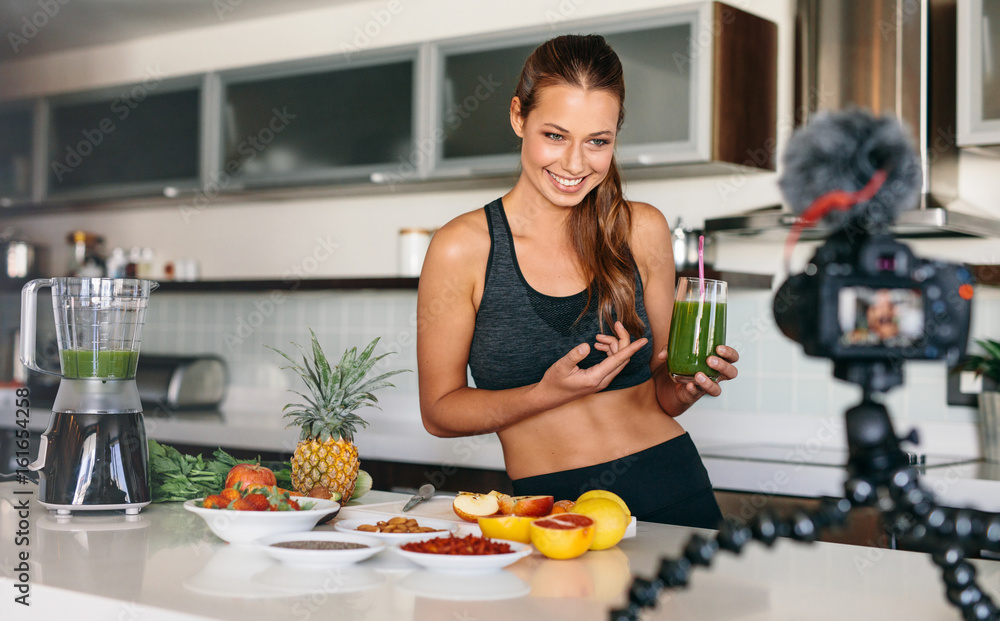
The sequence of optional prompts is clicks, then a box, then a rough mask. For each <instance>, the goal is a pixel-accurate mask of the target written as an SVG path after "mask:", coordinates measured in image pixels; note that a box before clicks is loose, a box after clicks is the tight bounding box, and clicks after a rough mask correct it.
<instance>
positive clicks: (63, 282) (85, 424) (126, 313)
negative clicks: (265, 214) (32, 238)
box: [21, 278, 159, 514]
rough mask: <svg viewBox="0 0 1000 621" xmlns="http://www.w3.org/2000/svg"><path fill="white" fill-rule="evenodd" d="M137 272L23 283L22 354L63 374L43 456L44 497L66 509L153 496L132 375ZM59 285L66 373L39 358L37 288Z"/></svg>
mask: <svg viewBox="0 0 1000 621" xmlns="http://www.w3.org/2000/svg"><path fill="white" fill-rule="evenodd" d="M158 286H159V284H158V283H156V282H154V281H151V280H137V279H130V278H45V279H38V280H32V281H31V282H29V283H27V284H26V285H25V286H24V288H23V289H22V291H21V334H22V336H21V362H22V363H24V366H25V367H26V368H28V369H31V370H33V371H38V372H41V373H48V374H52V375H59V376H60V377H61V378H62V379H61V380H60V382H59V390H58V391H57V393H56V397H55V401H54V403H53V405H52V419H51V420H50V422H49V426H48V428H47V429H46V430H45V433H44V434H43V435H42V438H41V439H42V442H41V444H40V447H39V451H38V459H37V460H36V461H35V462H34V463H33V464H31V465H30V466H29V468H30V469H32V470H37V471H38V472H39V475H40V476H39V501H40V502H41V503H42V504H43V505H45V506H46V507H48V508H49V509H54V510H56V511H57V512H59V513H64V514H67V513H70V512H72V511H75V510H86V509H90V510H94V509H100V510H107V509H125V511H126V513H133V514H134V513H138V511H139V509H140V508H142V507H143V506H145V505H147V504H149V501H150V492H149V473H148V455H147V448H146V431H145V426H144V422H143V416H142V404H141V402H140V400H139V391H138V389H137V388H136V384H135V371H136V366H137V365H138V362H139V346H140V344H141V342H142V340H141V333H142V325H143V321H144V320H145V315H146V304H147V302H148V301H149V294H150V293H151V292H152V291H153V290H155V289H156V287H158ZM42 287H51V288H52V310H53V314H54V316H55V324H56V335H57V340H58V347H59V364H60V371H61V372H60V373H54V372H53V371H50V370H46V369H42V368H40V367H39V366H38V365H37V363H36V361H35V341H36V338H35V336H36V335H35V327H36V315H37V304H38V289H40V288H42Z"/></svg>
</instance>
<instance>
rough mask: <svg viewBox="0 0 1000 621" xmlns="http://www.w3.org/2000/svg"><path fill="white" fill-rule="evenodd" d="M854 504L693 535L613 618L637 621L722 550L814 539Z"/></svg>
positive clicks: (764, 516) (640, 581)
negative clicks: (709, 535)
mask: <svg viewBox="0 0 1000 621" xmlns="http://www.w3.org/2000/svg"><path fill="white" fill-rule="evenodd" d="M850 508H851V505H850V502H848V501H847V500H846V499H843V498H841V499H838V500H825V501H823V504H822V505H821V506H820V508H819V509H817V510H815V511H796V512H794V513H792V514H791V515H789V516H786V517H781V518H779V517H775V516H773V515H771V514H769V513H760V514H758V515H757V516H755V517H754V518H753V519H752V520H750V522H749V523H747V522H743V521H741V520H725V521H724V522H723V523H722V525H721V526H720V528H719V530H718V532H717V533H716V534H715V537H714V538H712V539H708V538H705V537H703V536H701V535H697V534H696V535H692V536H691V538H690V539H689V540H688V542H687V544H686V545H685V546H684V552H683V555H682V556H680V557H679V558H664V559H663V560H662V561H661V562H660V568H659V571H658V572H657V574H656V577H655V578H652V579H645V578H635V579H634V580H633V582H632V586H631V588H630V589H629V604H628V607H627V608H623V609H619V610H612V611H611V619H612V621H637V620H638V618H639V613H640V612H641V611H642V609H643V608H652V607H655V606H656V602H657V600H658V599H659V596H660V592H661V591H663V590H664V589H675V588H679V587H685V586H687V584H688V582H689V580H690V576H691V572H692V570H694V568H695V567H696V566H702V567H708V566H709V565H711V563H712V559H713V558H714V557H715V553H716V552H718V551H719V550H720V549H722V550H727V551H729V552H732V553H734V554H739V553H740V552H741V551H742V550H743V547H744V546H745V545H746V544H747V543H748V542H749V541H751V540H756V541H759V542H761V543H763V544H764V545H766V546H768V547H770V546H771V545H773V544H774V542H775V540H777V538H778V537H790V538H792V539H794V540H796V541H803V542H813V541H816V539H817V538H818V537H819V534H820V533H821V532H822V531H824V530H826V529H829V528H832V527H835V526H841V525H843V524H844V522H845V521H846V519H847V514H848V511H849V510H850Z"/></svg>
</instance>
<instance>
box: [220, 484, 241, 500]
mask: <svg viewBox="0 0 1000 621" xmlns="http://www.w3.org/2000/svg"><path fill="white" fill-rule="evenodd" d="M219 496H222V497H223V498H225V499H226V500H227V501H231V500H238V499H239V498H240V497H241V496H242V494H240V492H239V490H237V489H234V488H232V487H227V488H226V489H224V490H222V491H221V492H219ZM226 504H229V503H228V502H227V503H226Z"/></svg>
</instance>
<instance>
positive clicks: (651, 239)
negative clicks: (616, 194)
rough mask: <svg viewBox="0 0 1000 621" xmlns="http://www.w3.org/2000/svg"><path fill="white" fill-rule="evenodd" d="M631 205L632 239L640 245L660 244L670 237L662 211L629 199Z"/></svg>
mask: <svg viewBox="0 0 1000 621" xmlns="http://www.w3.org/2000/svg"><path fill="white" fill-rule="evenodd" d="M629 205H631V207H632V240H633V243H638V244H640V245H645V244H650V243H652V244H660V243H662V242H663V241H664V240H665V239H666V240H669V239H670V225H669V224H667V218H666V216H664V215H663V212H662V211H660V210H659V209H657V208H656V207H653V206H652V205H650V204H649V203H641V202H638V201H630V202H629Z"/></svg>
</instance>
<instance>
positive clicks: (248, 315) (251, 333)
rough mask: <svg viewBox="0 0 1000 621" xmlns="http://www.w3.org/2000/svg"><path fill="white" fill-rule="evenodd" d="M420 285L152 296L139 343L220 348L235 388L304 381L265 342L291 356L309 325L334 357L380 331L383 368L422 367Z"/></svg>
mask: <svg viewBox="0 0 1000 621" xmlns="http://www.w3.org/2000/svg"><path fill="white" fill-rule="evenodd" d="M416 300H417V296H416V292H411V291H402V292H399V291H310V292H303V293H294V294H286V293H279V292H275V291H272V292H261V293H219V294H203V293H197V294H182V293H160V294H156V295H155V296H154V298H153V299H151V301H150V304H149V309H148V311H147V316H146V327H145V329H144V331H143V344H142V351H143V352H144V353H156V354H185V355H187V354H216V355H219V356H221V357H222V358H224V359H225V360H226V362H227V364H228V366H229V375H230V387H231V390H238V389H239V388H240V387H252V388H255V389H271V388H273V389H275V390H279V391H280V390H285V389H288V388H294V389H295V390H301V389H302V388H304V387H303V386H302V383H301V381H300V380H298V379H297V376H296V375H295V374H294V373H293V372H292V371H282V370H281V367H282V366H284V364H286V361H285V360H284V359H283V358H282V357H281V356H279V355H278V354H277V353H275V352H274V351H271V350H270V349H268V348H267V347H266V346H270V347H275V348H277V349H280V350H282V351H284V352H286V353H288V354H290V355H292V356H293V357H294V358H296V359H298V358H299V355H298V352H297V350H296V348H295V346H294V345H293V344H292V343H298V344H300V345H302V346H303V347H306V348H308V347H309V343H310V336H309V328H312V329H313V331H315V332H316V336H317V338H318V339H319V342H320V345H321V346H322V347H323V350H324V351H325V352H326V355H327V356H328V357H329V358H330V361H331V364H336V362H337V361H338V360H339V359H340V356H341V354H342V353H343V352H344V350H345V349H347V348H350V347H358V348H359V350H360V349H361V348H363V347H365V346H366V345H367V344H368V343H369V342H371V341H372V339H374V338H375V337H379V338H380V341H379V345H378V347H377V349H376V352H377V353H385V352H388V351H395V352H398V353H397V354H394V355H391V356H388V357H386V358H385V359H384V360H383V361H381V362H380V363H379V368H383V369H385V370H389V369H412V370H414V371H416V368H417V351H416V338H417V328H416V326H417V321H416ZM391 381H392V383H393V384H394V385H395V386H396V392H397V393H412V394H414V395H416V393H417V379H416V373H415V372H414V373H402V374H399V375H396V376H394V377H393V378H392V380H391Z"/></svg>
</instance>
